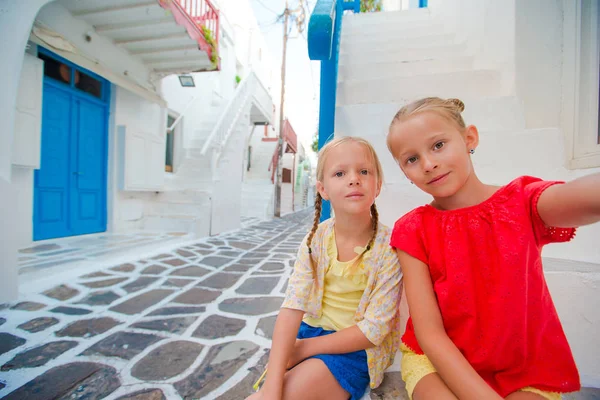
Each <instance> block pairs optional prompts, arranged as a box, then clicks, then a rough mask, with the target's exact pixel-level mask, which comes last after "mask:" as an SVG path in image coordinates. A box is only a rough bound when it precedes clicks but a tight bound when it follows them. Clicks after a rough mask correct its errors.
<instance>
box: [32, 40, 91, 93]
mask: <svg viewBox="0 0 600 400" xmlns="http://www.w3.org/2000/svg"><path fill="white" fill-rule="evenodd" d="M38 58H39V59H40V60H43V61H44V76H46V77H48V78H52V79H53V80H55V81H58V82H62V83H65V84H67V85H69V86H71V87H75V88H77V89H79V90H81V91H83V92H85V93H88V94H90V95H92V96H94V97H97V98H98V99H101V100H102V82H101V81H100V80H99V79H97V78H94V77H92V76H90V75H89V74H88V73H85V72H83V71H81V70H80V69H78V68H76V67H73V66H72V65H69V64H67V63H66V62H62V61H60V60H57V59H55V58H52V57H50V56H49V55H47V54H45V53H43V52H39V53H38Z"/></svg>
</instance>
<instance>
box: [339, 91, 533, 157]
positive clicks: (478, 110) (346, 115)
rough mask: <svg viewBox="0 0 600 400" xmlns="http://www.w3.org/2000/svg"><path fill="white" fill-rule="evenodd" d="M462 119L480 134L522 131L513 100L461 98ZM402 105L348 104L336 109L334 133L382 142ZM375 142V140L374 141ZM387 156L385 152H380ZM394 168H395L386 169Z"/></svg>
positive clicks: (520, 115) (518, 103) (520, 108)
mask: <svg viewBox="0 0 600 400" xmlns="http://www.w3.org/2000/svg"><path fill="white" fill-rule="evenodd" d="M462 100H463V101H464V103H465V111H464V112H463V119H464V120H465V123H466V124H473V125H475V126H476V127H477V128H478V129H479V131H480V132H482V134H483V132H486V131H511V130H524V129H525V116H524V108H523V104H522V102H521V101H520V100H519V99H518V98H517V97H515V96H501V97H487V98H476V99H470V98H464V99H462ZM405 104H406V103H375V104H351V105H344V106H338V107H337V108H336V115H335V117H336V118H335V126H336V131H337V132H339V133H340V134H341V135H344V136H365V132H368V133H367V135H368V137H371V136H372V135H375V136H380V137H383V138H385V135H387V132H388V128H389V125H390V123H391V122H392V119H393V118H394V115H396V113H397V112H398V110H400V108H401V107H402V106H403V105H405ZM378 140H379V139H378ZM382 150H384V151H385V152H387V148H386V147H385V146H384V147H383V148H382ZM390 167H391V168H396V166H395V164H391V165H390Z"/></svg>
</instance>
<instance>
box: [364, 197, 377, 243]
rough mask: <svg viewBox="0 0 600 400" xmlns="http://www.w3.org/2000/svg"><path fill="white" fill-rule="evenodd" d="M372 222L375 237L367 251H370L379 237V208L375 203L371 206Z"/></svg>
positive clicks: (372, 238)
mask: <svg viewBox="0 0 600 400" xmlns="http://www.w3.org/2000/svg"><path fill="white" fill-rule="evenodd" d="M371 217H372V218H371V222H372V223H373V236H372V237H371V240H370V241H369V244H368V245H367V250H370V249H371V248H372V247H373V244H374V243H375V237H376V236H377V226H378V225H379V212H378V211H377V207H376V206H375V203H373V204H372V205H371Z"/></svg>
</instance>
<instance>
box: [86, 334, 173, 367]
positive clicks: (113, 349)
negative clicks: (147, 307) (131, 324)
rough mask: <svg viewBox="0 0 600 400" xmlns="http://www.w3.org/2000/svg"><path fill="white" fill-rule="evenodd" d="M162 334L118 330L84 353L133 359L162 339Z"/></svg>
mask: <svg viewBox="0 0 600 400" xmlns="http://www.w3.org/2000/svg"><path fill="white" fill-rule="evenodd" d="M161 339H162V337H161V336H157V335H151V334H146V333H133V332H116V333H113V334H112V335H110V336H108V337H107V338H105V339H102V340H101V341H99V342H98V343H96V344H94V345H93V346H92V347H90V348H88V349H87V350H85V351H84V352H83V353H81V354H82V355H85V356H91V355H95V354H97V355H103V356H106V357H119V358H123V359H125V360H131V359H132V358H133V357H135V356H136V355H138V354H140V353H141V352H142V351H144V349H145V348H146V347H148V346H150V345H151V344H154V343H156V342H158V341H159V340H161Z"/></svg>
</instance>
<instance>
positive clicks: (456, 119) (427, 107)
mask: <svg viewBox="0 0 600 400" xmlns="http://www.w3.org/2000/svg"><path fill="white" fill-rule="evenodd" d="M464 110H465V103H463V102H462V101H461V100H459V99H441V98H439V97H425V98H423V99H419V100H416V101H413V102H412V103H409V104H407V105H405V106H403V107H402V108H401V109H400V111H398V112H397V113H396V115H395V116H394V119H392V122H391V123H390V128H389V131H388V135H387V139H386V143H387V147H388V150H389V151H390V153H392V156H393V155H394V152H393V151H392V143H391V131H392V127H393V126H394V124H396V123H397V122H401V121H403V120H406V119H408V118H409V117H412V116H413V115H416V114H420V113H423V112H426V111H430V112H434V113H436V114H438V115H439V116H441V117H442V118H445V119H446V120H448V121H450V122H451V123H453V124H454V125H456V127H457V128H458V130H459V131H460V132H464V130H465V129H466V125H465V121H464V120H463V117H462V115H461V113H462V112H463V111H464ZM394 158H395V157H394Z"/></svg>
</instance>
